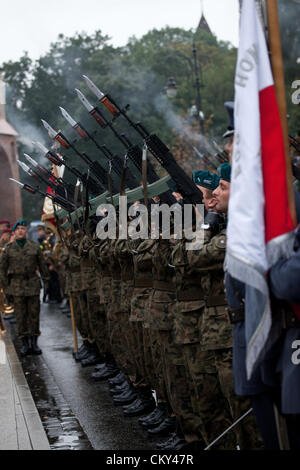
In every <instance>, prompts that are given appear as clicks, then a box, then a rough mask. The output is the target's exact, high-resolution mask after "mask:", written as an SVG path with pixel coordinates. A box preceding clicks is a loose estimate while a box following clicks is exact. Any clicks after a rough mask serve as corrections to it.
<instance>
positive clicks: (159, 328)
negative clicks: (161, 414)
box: [149, 239, 176, 414]
mask: <svg viewBox="0 0 300 470" xmlns="http://www.w3.org/2000/svg"><path fill="white" fill-rule="evenodd" d="M170 250H171V247H170V242H169V240H162V239H158V240H156V241H155V244H154V252H153V267H152V275H153V290H152V293H151V297H150V305H149V313H150V315H149V316H150V329H151V333H152V338H153V341H152V360H153V364H154V370H155V372H156V388H155V390H156V396H157V401H158V402H165V403H166V404H167V408H168V411H169V413H170V414H172V404H171V401H172V398H171V394H170V384H169V381H168V373H167V370H168V369H169V368H168V366H167V362H166V360H167V355H166V354H165V344H168V341H167V338H168V335H169V333H168V332H169V331H172V330H173V326H174V305H175V300H176V285H175V284H174V282H173V281H174V276H173V274H174V273H173V270H172V269H171V268H170V267H169V266H168V262H169V255H170Z"/></svg>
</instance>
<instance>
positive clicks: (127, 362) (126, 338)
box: [115, 240, 138, 384]
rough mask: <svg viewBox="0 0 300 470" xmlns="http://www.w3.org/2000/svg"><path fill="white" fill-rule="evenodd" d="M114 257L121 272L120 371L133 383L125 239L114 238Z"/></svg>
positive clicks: (130, 271)
mask: <svg viewBox="0 0 300 470" xmlns="http://www.w3.org/2000/svg"><path fill="white" fill-rule="evenodd" d="M115 257H116V259H118V262H119V265H120V272H121V292H120V312H121V314H120V317H119V319H120V337H121V338H122V342H123V345H124V346H125V347H124V346H123V364H122V365H121V369H122V371H123V372H124V373H125V374H126V375H127V376H128V378H129V379H130V381H131V382H132V383H133V384H136V383H137V382H138V373H137V366H136V361H135V356H134V348H133V344H132V338H133V331H132V325H133V324H132V323H131V322H130V321H129V316H130V309H131V297H132V293H133V289H134V268H133V259H132V253H131V252H129V250H128V244H127V240H116V243H115Z"/></svg>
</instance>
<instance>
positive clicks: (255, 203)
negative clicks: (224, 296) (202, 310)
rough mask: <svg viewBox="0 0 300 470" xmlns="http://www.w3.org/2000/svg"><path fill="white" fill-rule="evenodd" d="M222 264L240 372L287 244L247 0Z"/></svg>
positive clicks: (263, 68) (277, 148)
mask: <svg viewBox="0 0 300 470" xmlns="http://www.w3.org/2000/svg"><path fill="white" fill-rule="evenodd" d="M234 112H235V114H234V119H235V136H234V148H233V157H232V173H231V187H230V200H229V211H228V232H227V233H228V240H227V252H226V260H225V269H226V270H227V271H228V272H229V274H231V275H232V276H233V277H234V278H237V279H239V280H241V281H242V282H244V283H245V284H246V299H245V331H246V344H247V359H246V368H247V375H248V378H249V377H250V376H251V373H252V372H253V370H254V367H255V366H257V365H258V364H259V363H260V361H261V359H262V358H263V355H264V353H265V352H266V350H267V348H268V347H269V346H270V344H271V343H272V341H273V340H275V339H276V338H275V330H273V325H272V318H271V309H270V298H269V291H268V284H267V272H268V269H269V268H270V266H271V265H272V264H273V263H274V262H275V261H276V260H277V259H278V258H279V257H280V256H282V255H284V254H286V253H288V252H289V251H290V250H291V248H292V242H293V235H294V234H293V229H294V223H293V220H292V216H291V213H290V209H289V201H288V189H287V176H286V161H285V147H284V138H283V133H282V127H281V121H280V114H279V110H278V105H277V100H276V95H275V88H274V81H273V77H272V72H271V66H270V61H269V56H268V50H267V46H266V41H265V37H264V33H263V28H262V24H261V21H260V19H259V16H258V13H257V10H256V6H255V0H247V1H245V2H243V6H242V9H241V18H240V43H239V50H238V57H237V65H236V74H235V111H234Z"/></svg>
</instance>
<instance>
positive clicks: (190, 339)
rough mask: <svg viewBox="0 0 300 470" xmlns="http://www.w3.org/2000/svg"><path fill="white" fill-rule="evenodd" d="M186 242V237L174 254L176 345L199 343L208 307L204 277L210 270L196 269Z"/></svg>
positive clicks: (207, 234)
mask: <svg viewBox="0 0 300 470" xmlns="http://www.w3.org/2000/svg"><path fill="white" fill-rule="evenodd" d="M209 239H210V232H208V231H207V232H206V233H205V240H204V243H208V242H209ZM186 242H187V240H186V239H185V238H183V239H182V240H178V241H177V243H176V245H175V247H174V248H173V250H172V254H171V265H172V266H173V267H174V272H175V276H176V287H177V290H176V305H175V309H174V340H175V342H176V343H177V344H191V343H199V342H200V326H201V322H202V317H203V312H204V307H205V300H204V296H205V294H204V292H203V289H202V277H203V276H207V273H206V272H205V271H203V272H202V273H196V272H194V270H193V269H192V266H191V265H190V262H189V259H188V253H189V252H188V250H186V246H185V245H186ZM193 253H195V252H193ZM196 256H197V257H198V256H199V254H197V255H196Z"/></svg>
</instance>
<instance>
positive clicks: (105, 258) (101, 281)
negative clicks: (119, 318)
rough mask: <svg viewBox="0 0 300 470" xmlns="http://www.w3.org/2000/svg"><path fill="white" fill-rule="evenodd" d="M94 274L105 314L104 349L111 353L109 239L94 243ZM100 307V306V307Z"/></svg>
mask: <svg viewBox="0 0 300 470" xmlns="http://www.w3.org/2000/svg"><path fill="white" fill-rule="evenodd" d="M95 251H96V256H97V263H96V268H97V269H96V276H97V284H96V285H97V292H98V294H99V297H100V304H101V305H102V306H103V310H104V312H105V316H106V332H107V340H106V351H107V352H110V353H112V349H111V334H112V327H113V325H112V322H111V320H110V317H109V314H108V310H109V304H110V303H111V283H112V277H111V272H110V269H109V263H110V240H108V239H106V240H99V242H97V245H96V249H95ZM101 308H102V307H101Z"/></svg>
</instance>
